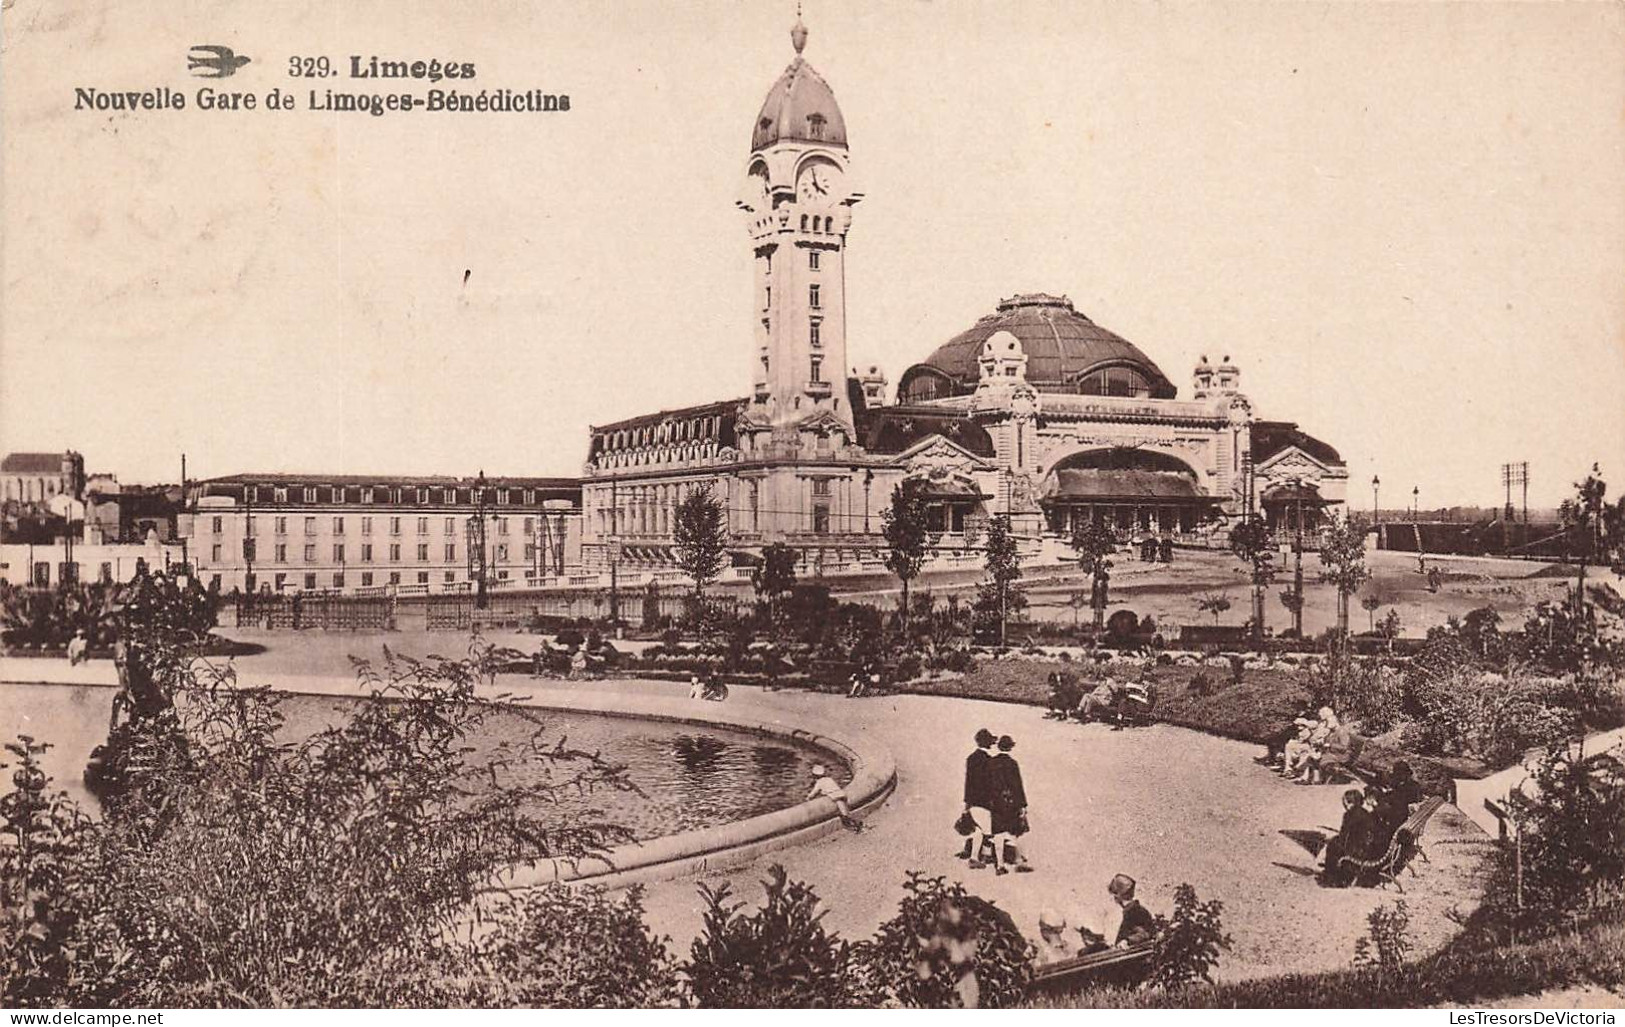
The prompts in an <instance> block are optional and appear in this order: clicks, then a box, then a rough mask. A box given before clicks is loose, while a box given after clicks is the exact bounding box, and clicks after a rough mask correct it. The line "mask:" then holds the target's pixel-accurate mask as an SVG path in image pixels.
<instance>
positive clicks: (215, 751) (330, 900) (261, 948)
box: [0, 643, 630, 1007]
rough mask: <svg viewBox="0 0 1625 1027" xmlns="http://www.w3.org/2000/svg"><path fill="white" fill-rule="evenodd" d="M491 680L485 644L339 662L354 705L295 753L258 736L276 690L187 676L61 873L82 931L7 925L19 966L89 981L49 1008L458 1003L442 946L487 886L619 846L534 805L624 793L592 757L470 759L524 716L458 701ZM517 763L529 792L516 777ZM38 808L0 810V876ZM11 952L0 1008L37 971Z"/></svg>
mask: <svg viewBox="0 0 1625 1027" xmlns="http://www.w3.org/2000/svg"><path fill="white" fill-rule="evenodd" d="M166 659H167V658H166ZM491 668H492V661H491V658H490V650H489V647H486V646H484V645H483V643H480V644H477V645H476V646H474V647H472V652H471V655H470V656H469V658H468V659H466V660H445V659H441V658H430V659H428V660H425V661H414V660H406V659H401V658H397V657H393V656H388V655H386V660H385V663H384V665H383V667H382V668H381V669H375V668H373V667H372V666H371V665H369V664H366V663H364V662H361V663H358V670H357V675H358V677H359V678H360V680H361V683H362V685H363V687H364V688H366V689H367V690H368V693H369V694H368V696H367V697H366V698H364V699H362V700H360V702H359V703H358V704H357V705H356V706H355V707H353V709H352V711H351V713H350V715H349V716H348V718H347V719H345V720H343V721H342V722H340V723H337V724H335V725H333V726H330V727H327V728H325V729H323V730H321V731H318V732H315V733H314V734H311V735H309V736H308V737H305V738H303V739H300V740H297V741H283V740H281V739H279V738H278V737H277V732H278V729H279V727H280V726H281V715H280V713H279V711H278V708H277V707H278V702H279V700H278V699H277V697H275V696H274V695H272V694H270V693H269V692H267V691H265V690H254V689H240V688H235V687H230V686H231V685H232V681H231V680H230V678H229V674H228V675H226V676H224V677H220V678H213V679H208V680H203V681H199V680H197V678H196V675H195V673H193V672H192V671H191V670H188V672H187V673H188V674H191V675H192V676H191V678H190V680H189V681H188V682H187V690H188V698H187V701H186V702H185V703H184V704H181V705H180V706H178V707H176V708H175V709H173V710H171V711H170V712H169V713H168V714H166V715H165V716H164V717H161V718H155V719H154V720H152V721H143V722H138V723H139V724H142V725H144V726H143V727H141V728H140V730H141V731H143V732H147V731H158V730H163V731H171V732H173V733H174V735H175V736H176V737H177V738H178V739H179V740H180V743H181V744H175V745H160V746H151V747H144V748H143V747H140V746H132V747H131V749H132V751H133V752H136V753H137V754H138V755H139V756H141V757H142V758H143V759H147V760H148V761H149V762H148V764H147V765H146V766H145V768H144V773H142V774H141V775H139V776H135V777H132V778H131V779H130V786H129V787H128V788H126V789H125V790H124V791H123V792H122V793H121V794H120V795H119V798H118V801H117V802H112V803H109V804H107V805H106V807H105V808H104V815H103V818H102V819H101V820H100V821H97V822H95V823H94V824H93V825H91V826H88V827H85V828H83V829H82V830H80V831H79V832H78V834H77V836H76V837H75V838H74V844H75V845H76V846H77V847H78V854H77V855H76V856H75V858H74V859H72V860H66V861H61V862H60V863H59V866H60V868H61V873H62V880H61V881H60V883H59V887H58V888H57V894H59V895H60V896H62V897H63V899H61V900H57V901H58V902H66V901H67V899H69V898H71V899H72V901H73V903H75V906H74V907H73V908H74V914H73V915H74V919H75V922H76V923H78V924H81V925H83V926H82V928H75V931H72V932H68V931H63V932H56V933H52V932H51V931H46V932H44V933H43V934H41V933H40V932H38V931H33V930H32V928H30V927H25V928H24V930H25V931H27V932H29V933H31V934H32V935H33V936H34V937H35V938H36V939H37V940H39V941H40V942H41V943H43V944H45V945H46V946H47V948H48V949H49V950H50V951H49V952H46V953H44V954H43V955H42V956H41V958H38V959H33V957H30V958H31V959H32V962H33V965H34V966H35V967H40V966H50V965H66V964H68V963H72V964H73V965H75V966H83V967H92V968H99V969H97V970H96V971H95V972H93V973H85V972H81V971H74V972H71V973H59V974H55V975H54V976H52V975H51V974H47V975H46V978H47V980H50V981H52V982H53V983H51V984H50V985H49V987H50V988H51V989H53V990H54V991H55V994H54V995H53V996H52V999H51V1002H50V1004H53V1005H78V1006H98V1007H104V1006H109V1005H144V1006H198V1005H229V1006H243V1005H314V1006H334V1005H367V1006H377V1005H386V1004H387V1005H414V1006H422V1005H442V1004H446V1003H448V1002H455V1001H458V1000H460V999H461V997H462V996H463V992H462V991H460V990H458V989H456V988H455V987H453V982H455V981H457V980H461V979H464V978H465V977H466V975H467V974H468V973H469V972H470V971H471V958H472V952H471V950H470V947H469V943H468V942H466V941H458V940H456V939H455V933H456V930H457V928H458V927H459V926H460V925H462V923H463V918H464V917H465V916H466V914H467V910H468V904H469V902H470V901H471V900H472V899H473V898H474V896H475V895H476V893H477V892H478V891H479V890H480V889H481V888H482V887H484V886H485V885H486V884H487V883H489V882H491V881H492V880H493V879H494V877H495V875H496V874H497V872H498V871H500V870H501V869H502V868H504V867H507V866H510V865H513V864H515V863H525V862H530V861H534V860H536V859H540V858H546V857H562V858H576V857H580V856H584V855H587V854H589V853H593V852H599V851H602V850H603V849H604V848H606V847H607V846H608V845H611V844H615V843H617V842H620V841H625V840H629V839H630V832H628V831H626V830H624V829H622V828H619V827H617V826H615V825H613V824H610V823H606V822H605V821H604V820H603V819H602V817H601V816H600V815H598V814H596V813H595V812H594V811H592V810H582V811H578V812H576V813H575V814H574V815H573V816H571V817H568V818H565V817H561V816H558V815H556V814H554V813H552V812H551V811H550V809H549V808H548V807H549V806H550V805H551V801H552V800H553V799H554V798H555V797H557V796H558V795H560V794H561V793H562V794H566V795H576V794H580V793H581V792H582V791H587V792H590V791H591V790H593V789H595V788H614V787H629V786H628V785H627V784H626V782H625V780H624V777H623V776H622V774H621V772H620V771H619V770H618V769H617V768H614V767H612V766H610V765H608V764H605V763H603V762H602V761H600V760H599V759H598V758H597V757H596V756H595V755H593V754H588V753H583V752H578V751H575V750H572V749H569V748H568V747H567V746H565V745H564V744H563V743H562V742H555V743H551V744H548V743H544V742H543V741H542V740H541V738H540V734H541V728H540V726H539V724H538V727H537V730H536V732H535V734H533V735H532V736H531V737H530V738H528V739H521V740H518V741H515V742H512V743H509V744H507V745H505V746H501V747H498V751H496V752H494V753H492V754H488V755H484V756H475V755H473V754H472V752H471V750H470V749H469V748H468V747H467V744H466V739H467V738H468V737H469V736H470V733H471V732H473V731H475V730H477V729H478V728H479V727H480V725H481V724H482V723H483V722H484V721H485V720H486V719H487V718H489V717H491V716H493V715H494V714H495V713H496V712H497V711H498V710H501V711H503V712H504V714H506V715H509V716H514V717H519V718H527V719H531V720H532V721H533V723H534V722H535V721H534V717H535V714H534V712H533V711H528V710H525V709H524V708H522V707H516V706H512V705H511V704H507V703H503V702H497V701H493V700H486V699H482V698H480V697H478V696H477V695H476V691H477V690H479V689H481V688H483V687H488V686H489V685H490V684H491V682H492V676H491ZM24 748H25V749H26V743H25V746H24ZM14 751H15V750H14ZM23 758H24V763H25V768H24V771H23V772H22V776H23V777H24V778H25V779H32V778H33V777H34V776H35V775H34V774H33V772H32V771H29V770H28V768H27V766H26V764H27V763H28V756H27V755H26V753H24V754H23ZM521 765H523V766H526V767H527V774H535V775H536V776H534V777H529V778H528V780H521V779H519V778H517V777H515V776H514V775H513V771H512V770H511V768H514V767H518V766H521ZM41 786H43V782H41ZM17 794H22V793H17ZM39 795H40V792H39V790H38V789H32V791H31V793H30V796H29V797H27V798H25V799H20V800H18V801H16V802H8V803H7V804H6V805H5V806H4V807H3V809H0V817H4V818H5V825H4V827H5V828H6V829H7V831H8V832H9V833H10V835H12V836H15V837H16V838H17V839H18V840H17V841H14V842H12V841H6V838H7V837H8V835H7V833H0V864H4V865H6V866H16V865H23V864H26V863H28V862H29V861H31V860H33V859H35V858H36V857H35V853H37V851H38V846H37V844H36V843H35V842H32V841H29V842H24V841H22V840H21V839H22V837H23V836H24V835H30V836H32V835H36V834H37V830H36V827H37V825H39V824H40V823H42V821H41V814H40V812H39V811H40V808H41V807H40V805H39V803H40V799H39ZM19 828H20V829H21V830H17V829H19ZM51 833H53V834H56V835H62V830H61V829H60V827H53V828H51ZM4 905H5V907H6V908H8V909H9V908H11V906H12V904H11V902H10V900H9V898H8V900H7V901H6V902H5V903H4ZM58 908H61V907H60V906H59V907H58ZM3 940H4V941H7V942H9V941H11V940H12V939H11V938H6V939H3ZM13 951H15V947H14V946H11V945H8V946H7V947H6V952H7V956H6V957H4V958H6V959H7V960H8V962H6V963H5V964H0V992H5V993H8V994H9V993H13V992H15V991H16V990H18V989H19V988H21V987H25V986H26V985H24V984H19V978H21V980H22V981H25V982H26V981H27V980H29V979H30V978H31V977H37V976H39V975H38V974H37V973H35V972H33V971H30V970H28V968H27V967H26V966H23V965H19V964H17V963H16V962H14V961H11V958H12V957H11V955H10V953H12V952H13ZM47 956H48V957H49V958H45V957H47ZM447 989H450V990H447Z"/></svg>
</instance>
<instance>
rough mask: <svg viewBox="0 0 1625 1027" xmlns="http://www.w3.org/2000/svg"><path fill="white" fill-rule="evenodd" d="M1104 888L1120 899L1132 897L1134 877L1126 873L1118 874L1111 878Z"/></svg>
mask: <svg viewBox="0 0 1625 1027" xmlns="http://www.w3.org/2000/svg"><path fill="white" fill-rule="evenodd" d="M1106 890H1107V891H1108V892H1110V893H1111V894H1113V895H1115V896H1117V897H1118V898H1120V899H1132V898H1133V897H1134V878H1132V877H1130V876H1129V875H1127V874H1118V875H1117V876H1116V877H1114V878H1112V883H1111V884H1108V885H1107V886H1106Z"/></svg>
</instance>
